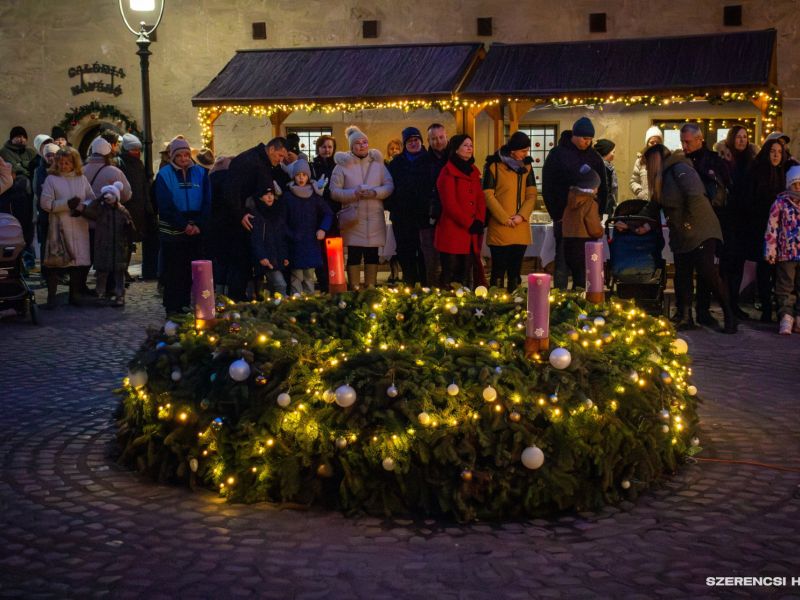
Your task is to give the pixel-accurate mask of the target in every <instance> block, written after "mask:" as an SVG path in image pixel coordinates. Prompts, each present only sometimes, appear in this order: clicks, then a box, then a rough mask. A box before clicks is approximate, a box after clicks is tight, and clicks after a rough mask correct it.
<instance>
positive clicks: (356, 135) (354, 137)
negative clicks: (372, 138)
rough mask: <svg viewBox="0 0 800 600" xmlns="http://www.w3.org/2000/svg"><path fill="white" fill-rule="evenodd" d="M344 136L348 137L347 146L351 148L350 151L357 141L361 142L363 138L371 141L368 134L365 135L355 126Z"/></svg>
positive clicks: (346, 130)
mask: <svg viewBox="0 0 800 600" xmlns="http://www.w3.org/2000/svg"><path fill="white" fill-rule="evenodd" d="M344 134H345V135H346V136H347V145H348V146H350V150H352V149H353V144H355V143H356V141H358V140H360V139H361V138H364V139H365V140H369V138H368V137H367V134H365V133H364V132H363V131H361V130H360V129H359V128H358V127H356V126H355V125H351V126H350V127H348V128H347V129H345V130H344Z"/></svg>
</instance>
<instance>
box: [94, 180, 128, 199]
mask: <svg viewBox="0 0 800 600" xmlns="http://www.w3.org/2000/svg"><path fill="white" fill-rule="evenodd" d="M122 188H123V184H122V182H121V181H115V182H114V183H112V184H111V185H104V186H103V187H102V188H101V189H100V195H101V196H103V197H106V196H112V197H113V200H114V201H116V202H119V193H120V192H121V191H122Z"/></svg>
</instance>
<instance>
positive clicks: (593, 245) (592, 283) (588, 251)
mask: <svg viewBox="0 0 800 600" xmlns="http://www.w3.org/2000/svg"><path fill="white" fill-rule="evenodd" d="M584 252H585V257H586V298H587V300H589V302H593V303H595V304H599V303H601V302H603V301H604V299H605V286H604V284H603V242H602V241H599V242H586V244H585V245H584Z"/></svg>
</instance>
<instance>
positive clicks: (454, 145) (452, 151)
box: [447, 133, 472, 158]
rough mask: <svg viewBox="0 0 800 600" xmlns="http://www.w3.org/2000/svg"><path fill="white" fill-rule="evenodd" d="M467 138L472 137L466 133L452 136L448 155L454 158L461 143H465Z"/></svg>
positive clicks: (448, 143)
mask: <svg viewBox="0 0 800 600" xmlns="http://www.w3.org/2000/svg"><path fill="white" fill-rule="evenodd" d="M467 138H470V136H468V135H467V134H466V133H457V134H456V135H454V136H453V137H451V138H450V141H448V142H447V157H448V158H452V157H453V156H455V155H456V150H458V149H459V148H460V147H461V144H463V143H464V141H465V140H466V139H467ZM470 139H472V138H470Z"/></svg>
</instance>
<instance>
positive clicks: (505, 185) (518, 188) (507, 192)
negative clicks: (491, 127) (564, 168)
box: [483, 131, 537, 291]
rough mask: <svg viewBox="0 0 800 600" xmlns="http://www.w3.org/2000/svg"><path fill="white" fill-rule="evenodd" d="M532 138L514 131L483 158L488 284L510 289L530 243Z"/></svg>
mask: <svg viewBox="0 0 800 600" xmlns="http://www.w3.org/2000/svg"><path fill="white" fill-rule="evenodd" d="M530 151H531V140H530V138H529V137H528V136H527V135H526V134H525V133H524V132H522V131H517V132H516V133H514V134H513V135H512V136H511V137H510V138H509V140H508V143H507V144H505V145H504V146H501V147H500V149H499V150H498V151H497V152H495V153H494V154H492V155H491V156H490V157H489V158H488V159H487V160H486V166H485V167H484V169H483V194H484V196H485V197H486V208H487V209H488V211H489V219H488V221H489V223H488V225H489V231H488V235H487V239H486V243H487V244H488V246H489V250H490V251H491V253H492V274H491V276H490V278H489V283H490V285H493V286H498V287H501V286H502V285H503V280H504V279H505V281H506V284H507V288H508V290H509V291H511V290H513V289H515V288H516V287H517V286H519V284H520V283H521V281H522V279H521V277H520V271H521V269H522V258H523V256H525V248H526V247H527V246H528V244H530V243H531V228H530V225H529V224H528V218H529V217H530V216H531V212H533V208H534V206H535V205H536V195H537V190H536V175H535V174H534V172H533V161H532V160H531V157H530V156H529V155H530Z"/></svg>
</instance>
